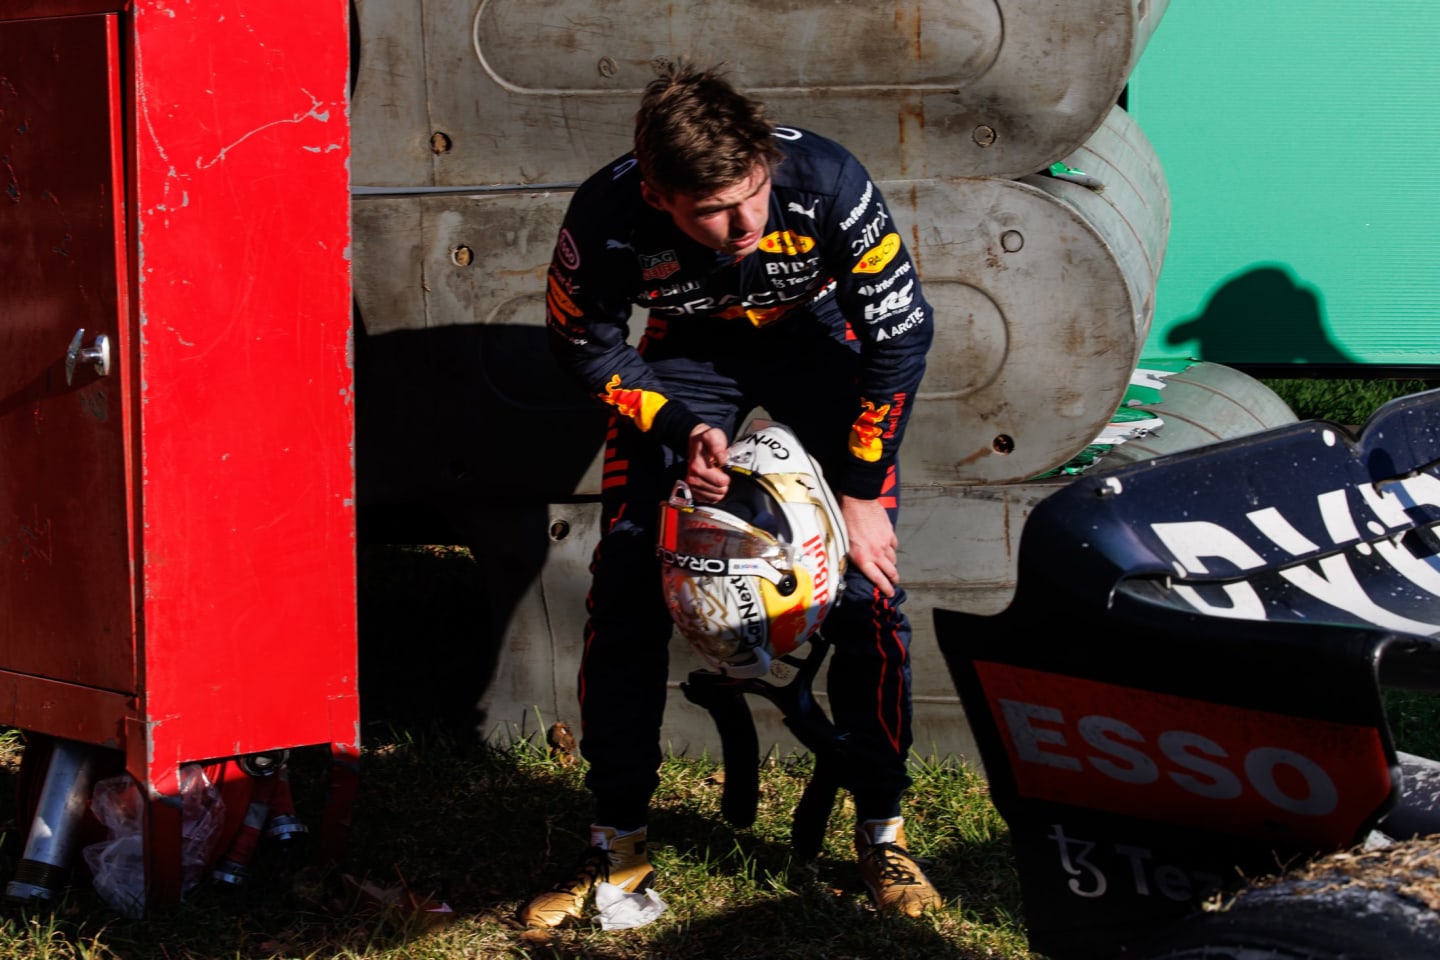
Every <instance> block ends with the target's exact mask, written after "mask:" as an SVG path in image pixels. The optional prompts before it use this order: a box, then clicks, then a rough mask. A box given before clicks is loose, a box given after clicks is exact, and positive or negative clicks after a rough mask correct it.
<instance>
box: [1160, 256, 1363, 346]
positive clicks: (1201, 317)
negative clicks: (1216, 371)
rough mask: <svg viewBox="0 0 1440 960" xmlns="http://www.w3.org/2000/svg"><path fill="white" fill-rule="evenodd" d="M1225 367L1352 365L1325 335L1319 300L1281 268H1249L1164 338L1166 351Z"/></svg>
mask: <svg viewBox="0 0 1440 960" xmlns="http://www.w3.org/2000/svg"><path fill="white" fill-rule="evenodd" d="M1191 341H1196V346H1195V347H1194V348H1193V349H1191V350H1189V351H1188V352H1189V354H1190V355H1191V356H1193V357H1197V358H1199V359H1201V360H1210V361H1213V362H1215V363H1228V364H1255V363H1274V364H1281V363H1284V364H1289V363H1305V364H1348V363H1355V362H1356V360H1355V358H1354V357H1352V356H1350V355H1349V354H1348V353H1346V352H1345V351H1344V350H1342V349H1341V348H1340V347H1339V346H1337V345H1336V344H1335V343H1334V342H1332V341H1331V339H1330V337H1329V335H1328V333H1327V332H1326V330H1325V322H1324V317H1323V315H1322V309H1321V300H1320V297H1319V296H1317V295H1316V293H1315V291H1314V289H1313V288H1311V287H1309V286H1305V285H1302V284H1300V283H1297V282H1296V280H1295V278H1294V275H1293V274H1291V272H1290V271H1289V270H1288V269H1286V268H1285V267H1283V266H1277V265H1273V264H1265V265H1262V266H1255V267H1252V268H1250V269H1248V270H1246V271H1244V272H1243V273H1238V274H1235V275H1234V276H1232V277H1230V278H1229V279H1227V280H1226V281H1225V282H1224V283H1222V284H1221V285H1220V286H1219V287H1217V288H1216V289H1215V292H1214V293H1212V294H1211V295H1210V299H1209V301H1208V302H1207V303H1206V304H1205V308H1204V309H1203V310H1201V311H1200V313H1199V314H1197V315H1196V316H1193V317H1190V318H1188V319H1185V320H1182V321H1180V322H1179V323H1177V324H1175V325H1174V326H1172V327H1170V328H1169V329H1168V330H1167V331H1166V333H1165V343H1166V344H1167V345H1169V346H1172V347H1174V346H1180V345H1182V344H1187V343H1190V342H1191Z"/></svg>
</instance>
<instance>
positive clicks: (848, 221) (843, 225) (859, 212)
mask: <svg viewBox="0 0 1440 960" xmlns="http://www.w3.org/2000/svg"><path fill="white" fill-rule="evenodd" d="M874 192H875V184H873V183H871V182H870V181H868V180H867V181H866V182H865V192H864V193H862V194H860V199H859V201H858V202H856V204H855V206H853V207H851V208H850V212H849V213H847V214H846V215H845V219H844V220H841V221H840V229H841V230H849V229H850V228H851V227H853V226H855V224H856V223H858V222H859V221H860V218H861V217H863V216H864V215H865V211H866V209H867V208H868V207H869V206H870V196H871V194H873V193H874Z"/></svg>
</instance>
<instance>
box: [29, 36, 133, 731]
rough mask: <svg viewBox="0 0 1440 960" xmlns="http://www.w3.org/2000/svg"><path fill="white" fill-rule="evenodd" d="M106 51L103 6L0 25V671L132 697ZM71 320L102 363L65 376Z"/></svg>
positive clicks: (119, 270) (122, 335)
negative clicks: (97, 349) (99, 342)
mask: <svg viewBox="0 0 1440 960" xmlns="http://www.w3.org/2000/svg"><path fill="white" fill-rule="evenodd" d="M117 56H118V38H117V24H116V20H115V18H114V17H108V16H92V17H80V18H71V19H63V20H33V21H17V22H5V23H0V64H3V66H0V73H3V75H4V82H3V83H0V157H3V158H4V160H3V164H0V209H3V216H4V230H3V232H0V263H4V265H5V268H4V270H3V271H0V463H3V464H4V469H3V471H0V670H5V671H15V672H17V673H20V674H27V675H31V676H36V677H48V678H53V679H56V680H62V681H67V682H70V683H75V684H86V685H92V686H95V687H100V688H105V689H108V690H113V691H122V692H133V691H134V689H135V668H134V649H133V618H132V595H131V586H130V558H131V542H130V533H129V523H128V505H129V501H128V499H127V482H126V465H125V452H124V449H125V438H126V435H127V428H126V422H127V419H128V416H129V413H128V407H129V404H128V403H127V402H126V400H125V396H126V382H127V377H128V357H127V352H128V350H129V346H130V338H129V330H128V327H127V325H126V323H124V322H121V320H120V318H121V317H122V316H123V315H124V314H125V313H126V312H127V306H126V299H127V296H126V289H125V286H124V284H123V283H117V275H118V276H121V277H123V276H124V275H125V267H124V265H123V255H124V243H123V237H124V227H123V223H122V215H123V205H122V204H120V203H119V202H117V197H120V196H123V182H122V177H121V174H120V171H121V169H122V166H121V157H120V152H119V151H120V146H121V142H122V138H121V135H120V134H121V131H120V119H119V118H120V115H121V111H120V107H119V96H120V90H119V79H120V78H119V72H118V68H117V67H116V62H117ZM81 328H83V329H84V330H85V338H84V343H85V345H87V346H88V345H90V344H92V343H93V341H94V338H95V336H96V335H97V334H102V333H103V334H105V335H106V336H108V337H109V338H110V341H111V345H112V347H113V351H114V360H113V370H112V372H111V373H110V374H109V375H108V376H105V377H100V376H97V374H96V373H95V371H94V368H93V366H92V365H88V364H87V365H81V366H79V367H77V368H76V370H75V375H74V383H73V385H67V383H66V375H65V363H64V358H65V354H66V349H67V347H68V346H69V343H70V340H71V338H72V336H73V335H74V334H75V332H76V331H77V330H79V329H81ZM12 682H13V681H12ZM27 689H28V687H27ZM25 706H26V707H28V708H36V707H38V705H35V704H27V705H25ZM29 712H30V713H34V710H33V709H32V710H30V711H29ZM84 713H85V711H84V710H83V709H82V710H80V714H81V715H83V714H84ZM44 715H45V716H46V717H48V718H50V719H51V720H52V721H53V723H54V724H55V727H54V728H51V729H49V730H48V731H47V732H53V733H58V734H63V735H70V736H75V735H76V732H75V730H73V729H72V724H71V723H70V719H67V713H66V703H65V701H64V698H61V699H60V700H59V702H56V703H51V704H49V707H48V709H47V710H46V711H45V712H44ZM73 719H75V722H77V723H79V722H81V721H80V719H79V717H78V716H77V717H76V718H73ZM107 735H108V736H111V737H113V736H114V731H110V732H109V733H108V734H107Z"/></svg>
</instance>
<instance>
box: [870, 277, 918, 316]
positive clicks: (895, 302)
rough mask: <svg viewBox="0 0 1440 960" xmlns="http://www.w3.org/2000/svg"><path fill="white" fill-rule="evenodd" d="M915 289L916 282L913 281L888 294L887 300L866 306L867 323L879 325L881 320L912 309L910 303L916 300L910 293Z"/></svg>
mask: <svg viewBox="0 0 1440 960" xmlns="http://www.w3.org/2000/svg"><path fill="white" fill-rule="evenodd" d="M913 289H915V281H914V280H911V281H910V282H909V283H907V284H905V286H903V287H901V288H900V289H899V290H892V291H890V292H889V293H887V294H886V295H885V299H883V300H881V301H880V302H879V303H867V304H865V322H866V323H879V322H880V321H881V320H885V319H888V318H890V317H893V316H895V314H897V313H900V312H901V311H903V310H908V309H909V308H910V301H912V300H914V299H915V297H914V296H912V295H911V293H910V291H911V290H913Z"/></svg>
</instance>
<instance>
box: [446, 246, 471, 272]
mask: <svg viewBox="0 0 1440 960" xmlns="http://www.w3.org/2000/svg"><path fill="white" fill-rule="evenodd" d="M474 258H475V251H473V250H471V249H470V248H469V247H467V246H465V244H463V243H462V244H460V246H458V247H456V248H455V249H454V250H451V251H450V259H451V260H454V261H455V266H457V267H468V266H470V261H471V260H473V259H474Z"/></svg>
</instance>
